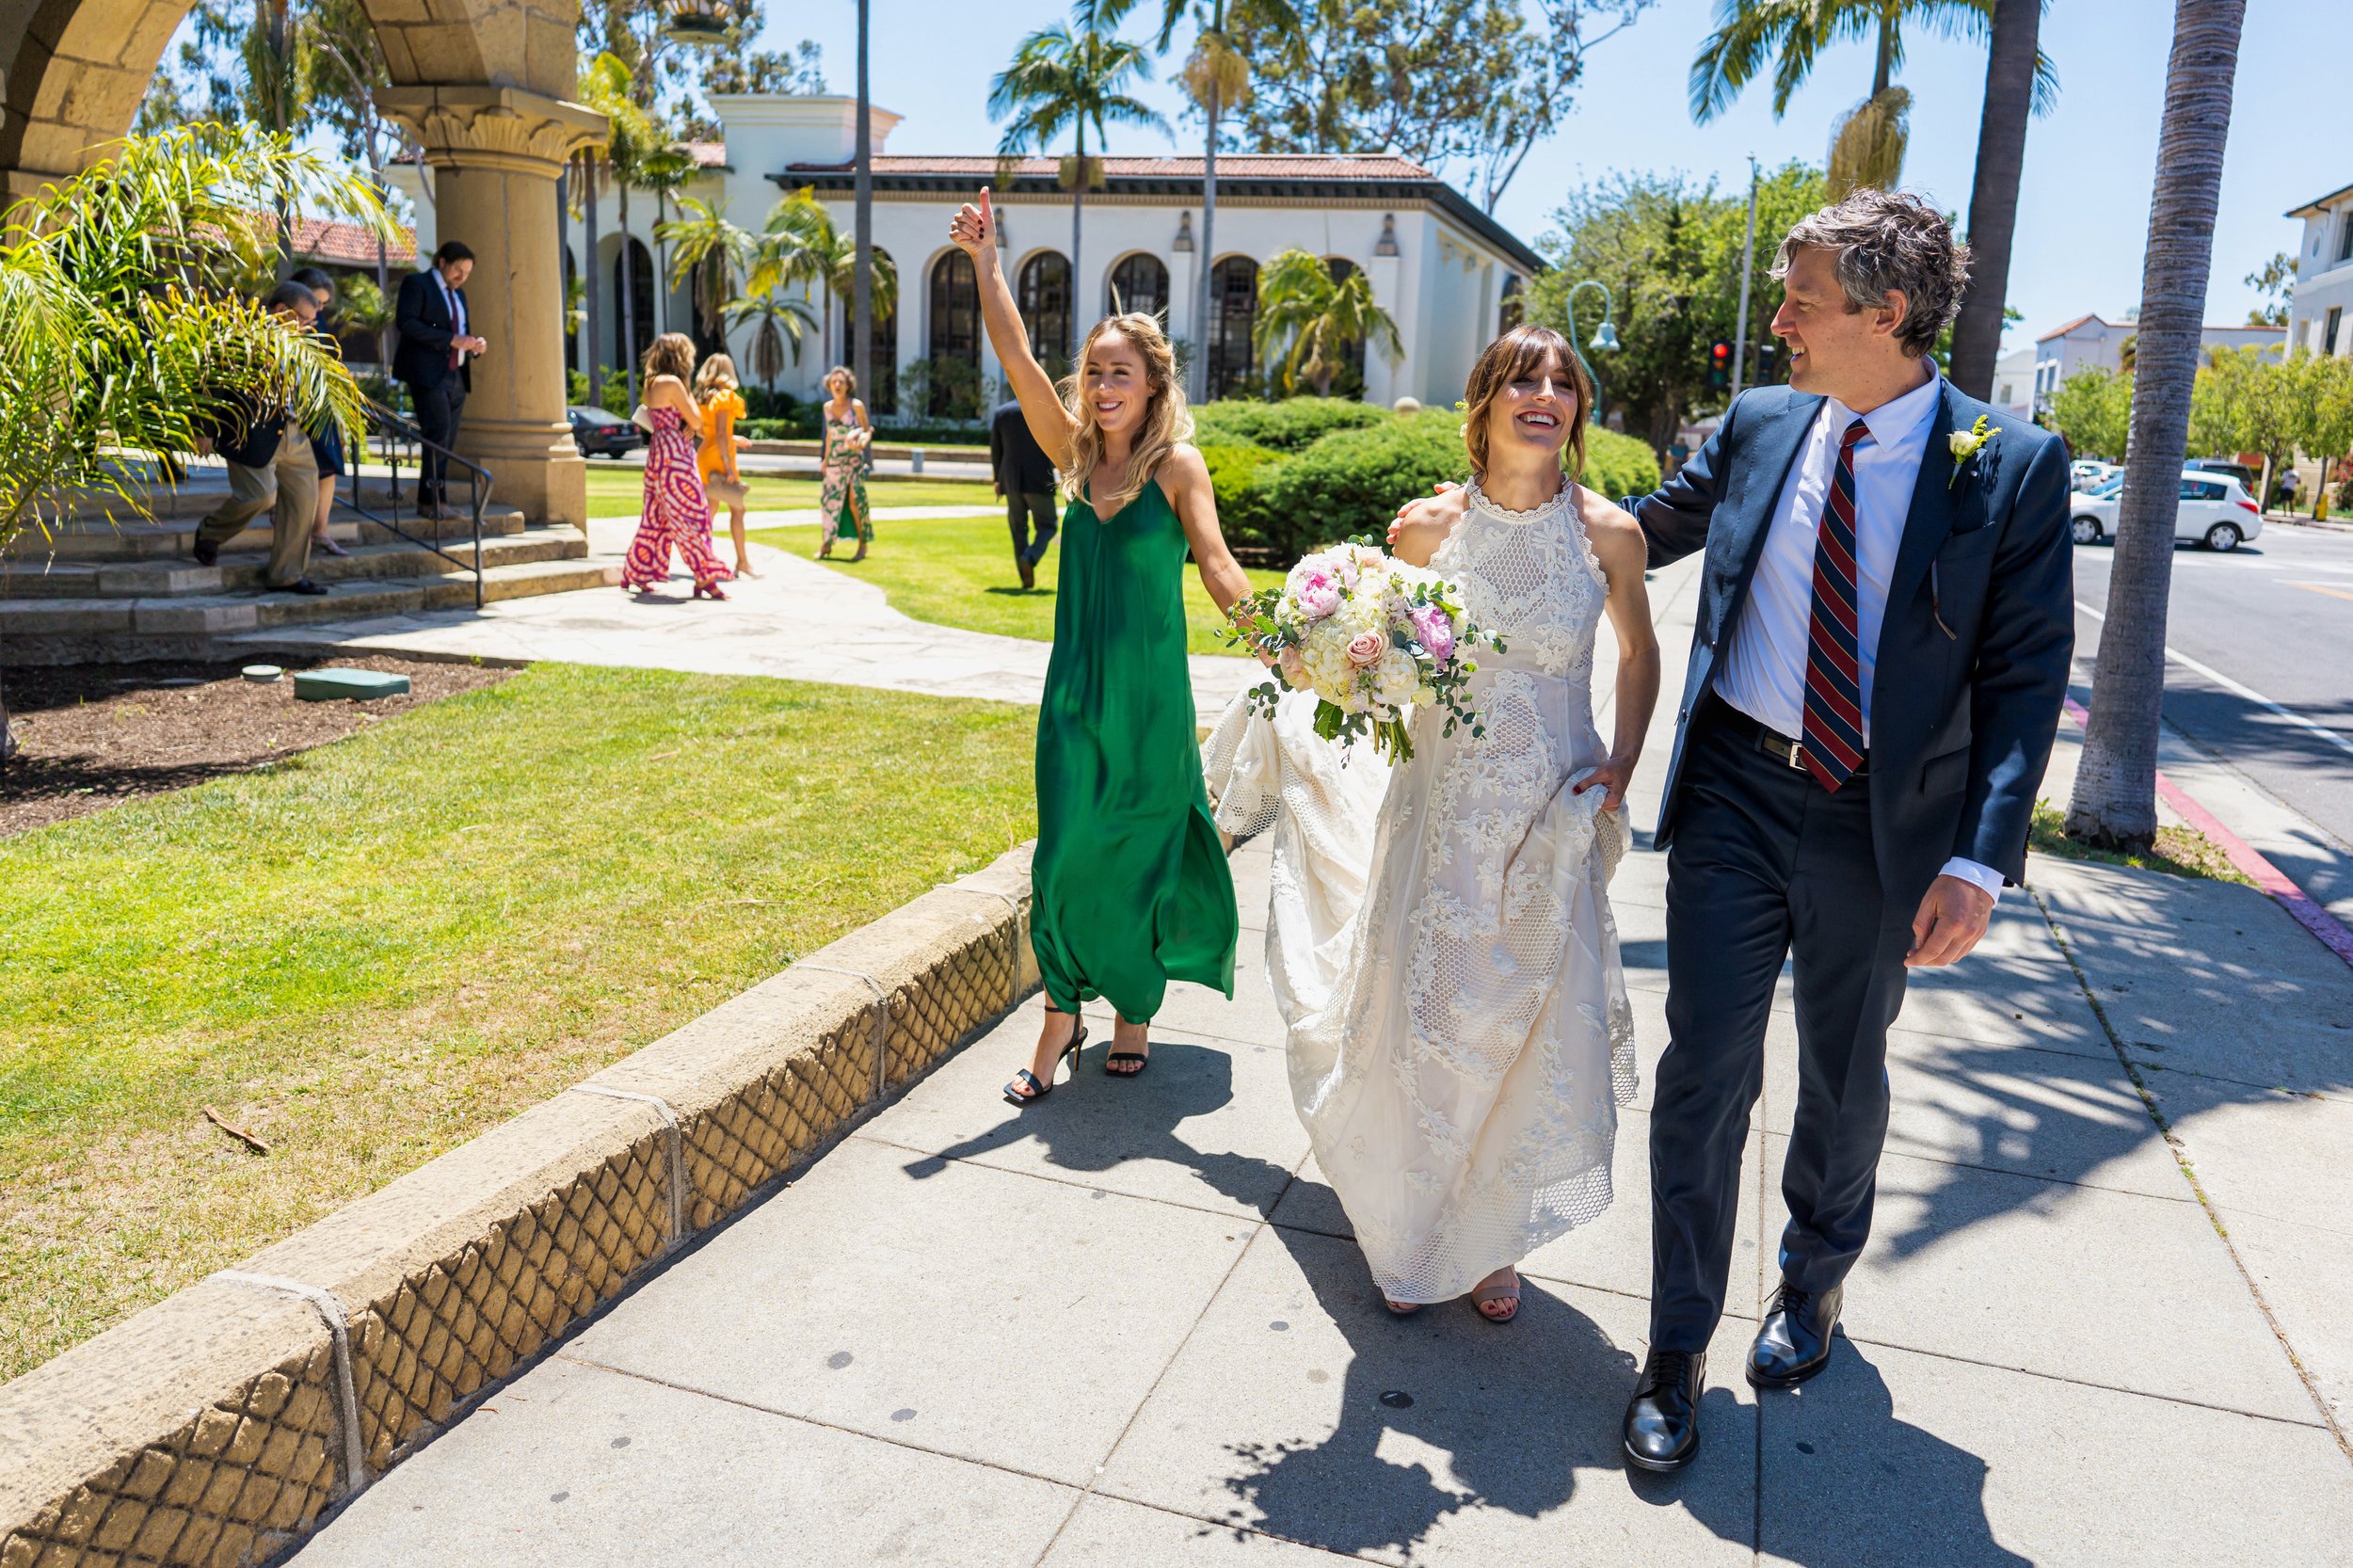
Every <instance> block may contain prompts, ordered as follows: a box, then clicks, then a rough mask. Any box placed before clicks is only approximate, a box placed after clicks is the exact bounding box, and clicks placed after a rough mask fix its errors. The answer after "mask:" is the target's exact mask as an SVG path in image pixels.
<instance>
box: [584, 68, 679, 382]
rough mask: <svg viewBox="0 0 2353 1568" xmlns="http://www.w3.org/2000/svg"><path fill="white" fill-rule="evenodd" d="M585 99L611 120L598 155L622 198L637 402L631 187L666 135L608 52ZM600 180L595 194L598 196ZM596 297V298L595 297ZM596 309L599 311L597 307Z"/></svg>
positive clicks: (627, 329) (592, 265)
mask: <svg viewBox="0 0 2353 1568" xmlns="http://www.w3.org/2000/svg"><path fill="white" fill-rule="evenodd" d="M580 96H581V101H582V102H583V103H584V104H587V105H588V106H589V107H590V108H592V109H595V110H597V111H598V112H599V113H600V114H602V115H603V116H604V118H605V133H604V145H603V146H602V147H601V148H599V149H597V150H596V158H597V161H598V162H601V163H602V164H603V165H604V167H605V168H608V169H610V170H611V171H612V175H613V185H614V191H615V194H616V195H617V196H618V197H619V198H620V202H621V322H622V327H621V368H622V372H623V374H624V375H626V376H628V378H629V401H631V402H632V403H634V402H636V401H637V344H636V343H635V341H634V339H635V336H636V331H637V268H636V267H635V266H633V265H632V264H631V261H630V254H629V244H630V238H631V235H630V232H629V187H630V186H631V185H632V184H636V183H638V182H639V181H640V180H641V179H642V178H643V175H644V169H645V162H646V159H647V158H648V157H649V156H651V155H652V154H653V153H655V152H659V151H661V149H662V145H663V139H664V138H663V136H662V134H661V131H660V129H659V127H658V126H656V124H655V123H654V120H653V117H652V116H651V115H650V114H648V113H647V111H646V110H645V109H644V107H642V106H641V105H640V104H638V102H637V99H636V84H635V82H634V81H633V79H632V77H631V75H630V71H629V67H628V66H626V65H624V64H622V63H621V61H620V58H619V57H618V56H616V55H614V54H612V53H611V52H610V51H607V52H606V53H604V54H601V55H599V56H597V57H596V58H595V59H593V60H591V61H589V62H588V69H587V70H585V71H584V72H581V73H580ZM594 186H595V182H594V180H593V179H592V180H591V181H590V197H589V200H591V201H592V202H593V201H594V200H595V191H594ZM596 268H597V258H596V256H595V255H594V254H593V253H591V254H590V256H589V258H588V270H589V274H590V276H592V277H593V276H594V275H595V273H596ZM593 297H594V296H591V298H592V299H593ZM590 309H591V310H592V312H593V310H594V306H593V305H592V306H591V307H590Z"/></svg>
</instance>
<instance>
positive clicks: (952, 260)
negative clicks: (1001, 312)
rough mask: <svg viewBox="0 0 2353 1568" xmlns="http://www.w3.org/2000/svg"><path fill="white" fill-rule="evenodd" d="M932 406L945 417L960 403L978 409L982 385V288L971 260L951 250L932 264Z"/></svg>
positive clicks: (929, 354)
mask: <svg viewBox="0 0 2353 1568" xmlns="http://www.w3.org/2000/svg"><path fill="white" fill-rule="evenodd" d="M925 357H926V358H927V359H929V360H931V372H930V379H931V397H930V405H931V406H930V407H929V408H927V409H926V410H925V412H927V413H931V414H934V415H949V414H951V412H952V410H954V409H956V408H959V407H960V406H962V405H965V404H969V405H971V406H972V407H973V408H977V407H978V405H979V402H980V393H979V388H980V384H981V291H980V285H979V282H978V280H976V279H975V278H974V277H973V273H972V258H971V257H969V256H968V255H966V254H965V253H964V252H963V251H961V250H951V251H949V252H948V253H947V254H946V255H944V256H942V257H940V258H939V260H938V261H936V262H935V263H933V264H932V312H931V341H930V343H929V344H926V354H925Z"/></svg>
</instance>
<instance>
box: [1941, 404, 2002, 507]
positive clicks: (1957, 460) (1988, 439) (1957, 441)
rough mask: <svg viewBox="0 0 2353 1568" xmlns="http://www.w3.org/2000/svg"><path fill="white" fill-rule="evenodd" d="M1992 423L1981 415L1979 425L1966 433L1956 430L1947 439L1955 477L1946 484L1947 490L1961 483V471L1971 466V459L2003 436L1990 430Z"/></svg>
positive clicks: (1978, 418) (1975, 425) (1970, 428)
mask: <svg viewBox="0 0 2353 1568" xmlns="http://www.w3.org/2000/svg"><path fill="white" fill-rule="evenodd" d="M1991 423H1992V422H1991V421H1989V420H1988V419H1987V418H1986V416H1985V415H1983V414H1979V415H1978V416H1977V424H1973V425H1971V426H1970V427H1969V428H1968V429H1967V430H1966V431H1961V430H1956V431H1954V432H1953V433H1952V434H1951V435H1949V436H1947V437H1945V441H1946V443H1947V444H1948V445H1949V446H1951V448H1952V452H1953V477H1952V478H1951V480H1950V481H1948V482H1947V483H1946V484H1945V488H1946V489H1948V490H1949V489H1951V488H1953V486H1955V485H1958V484H1960V483H1961V470H1962V469H1965V468H1967V467H1968V466H1969V459H1970V458H1972V457H1974V456H1977V454H1978V453H1980V452H1982V451H1984V450H1985V449H1986V448H1987V447H1988V446H1991V445H1992V444H1993V438H1994V437H1995V436H1997V435H1999V434H2001V432H2000V431H1998V430H1993V429H1989V428H1988V425H1989V424H1991Z"/></svg>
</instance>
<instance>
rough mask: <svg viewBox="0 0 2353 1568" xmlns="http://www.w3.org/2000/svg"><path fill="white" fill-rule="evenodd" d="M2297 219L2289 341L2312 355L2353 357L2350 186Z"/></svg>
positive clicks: (2352, 212) (2352, 189)
mask: <svg viewBox="0 0 2353 1568" xmlns="http://www.w3.org/2000/svg"><path fill="white" fill-rule="evenodd" d="M2287 216H2290V217H2293V218H2300V219H2302V220H2303V224H2304V233H2303V238H2302V240H2301V241H2300V243H2299V244H2298V245H2297V251H2296V292H2295V293H2294V294H2293V295H2291V296H2289V299H2288V342H2290V343H2292V344H2297V345H2298V346H2300V347H2304V348H2309V349H2311V350H2312V351H2313V353H2315V354H2335V355H2339V356H2345V355H2353V185H2347V186H2345V188H2344V189H2343V190H2340V191H2333V192H2331V193H2330V194H2329V195H2327V196H2324V197H2322V198H2320V199H2319V200H2316V201H2308V202H2306V203H2305V204H2304V205H2302V206H2300V207H2298V208H2297V209H2296V210H2295V211H2293V212H2291V213H2289V214H2288V215H2287Z"/></svg>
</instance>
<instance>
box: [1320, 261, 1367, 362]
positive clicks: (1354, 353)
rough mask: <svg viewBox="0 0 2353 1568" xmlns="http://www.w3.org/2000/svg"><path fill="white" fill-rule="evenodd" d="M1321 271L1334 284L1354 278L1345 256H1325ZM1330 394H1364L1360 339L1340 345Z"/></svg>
mask: <svg viewBox="0 0 2353 1568" xmlns="http://www.w3.org/2000/svg"><path fill="white" fill-rule="evenodd" d="M1323 270H1324V271H1326V272H1328V273H1330V274H1331V275H1332V281H1334V282H1335V283H1345V282H1347V281H1348V280H1350V279H1351V278H1353V277H1355V276H1356V264H1355V263H1354V262H1352V261H1350V260H1349V259H1348V258H1347V257H1345V256H1326V257H1324V258H1323ZM1332 393H1333V395H1334V396H1336V397H1362V396H1363V395H1364V394H1365V345H1364V341H1363V340H1362V339H1359V340H1357V341H1356V342H1354V343H1349V344H1341V345H1340V373H1339V375H1337V376H1334V377H1333V378H1332Z"/></svg>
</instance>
